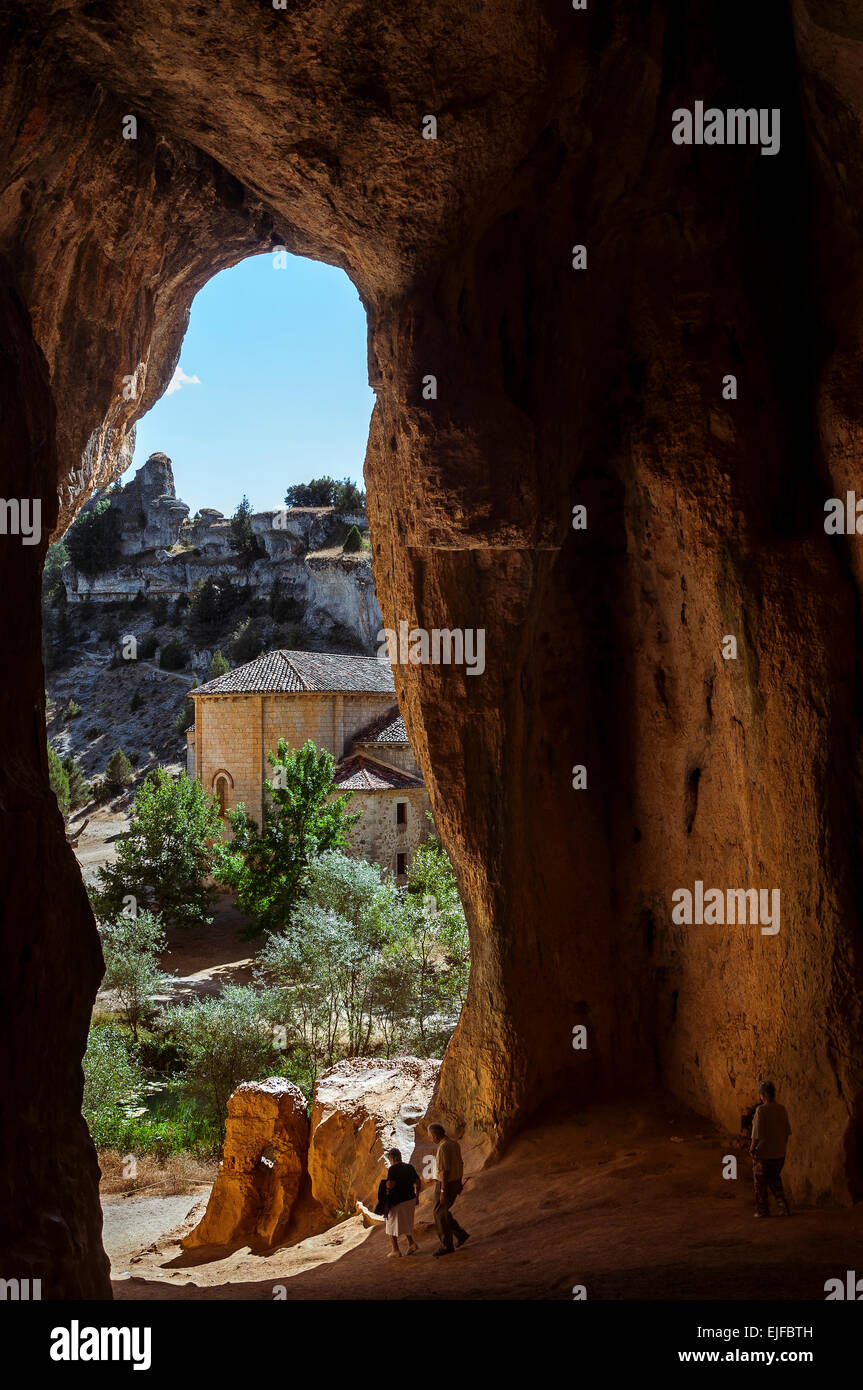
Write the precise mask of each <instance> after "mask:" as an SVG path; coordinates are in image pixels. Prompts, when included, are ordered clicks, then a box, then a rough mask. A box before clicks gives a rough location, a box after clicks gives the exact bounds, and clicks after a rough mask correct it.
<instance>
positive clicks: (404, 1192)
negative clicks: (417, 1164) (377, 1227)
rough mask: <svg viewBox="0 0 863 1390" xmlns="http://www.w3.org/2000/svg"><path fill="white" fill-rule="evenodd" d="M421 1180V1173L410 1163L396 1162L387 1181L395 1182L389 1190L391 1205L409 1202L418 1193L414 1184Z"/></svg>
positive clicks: (389, 1172)
mask: <svg viewBox="0 0 863 1390" xmlns="http://www.w3.org/2000/svg"><path fill="white" fill-rule="evenodd" d="M419 1180H420V1175H419V1173H418V1172H417V1170H416V1168H413V1167H412V1166H411V1164H410V1163H394V1164H393V1166H392V1168H390V1169H389V1170H388V1172H387V1182H394V1183H395V1187H391V1188H389V1189H388V1191H387V1202H388V1203H389V1205H390V1206H391V1207H397V1206H398V1204H399V1202H409V1201H410V1200H411V1198H412V1197H414V1196H415V1195H416V1193H415V1191H414V1186H415V1184H417V1183H418V1182H419Z"/></svg>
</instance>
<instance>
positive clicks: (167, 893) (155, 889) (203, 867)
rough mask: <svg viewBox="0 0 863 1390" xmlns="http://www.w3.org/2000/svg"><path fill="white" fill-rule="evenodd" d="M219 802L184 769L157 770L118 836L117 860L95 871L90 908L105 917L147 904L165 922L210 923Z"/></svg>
mask: <svg viewBox="0 0 863 1390" xmlns="http://www.w3.org/2000/svg"><path fill="white" fill-rule="evenodd" d="M220 833H221V818H220V815H219V807H218V803H217V802H216V801H215V799H214V798H213V797H211V796H208V795H207V793H206V792H205V791H204V789H203V787H202V786H201V784H200V782H197V781H194V780H193V781H190V780H189V778H188V777H187V776H186V774H185V773H181V775H180V776H179V777H177V778H176V779H175V778H173V777H172V776H171V775H170V773H169V772H166V771H165V769H164V768H156V769H154V771H153V772H151V773H150V774H149V775H148V776H147V777H146V778H145V779H144V782H143V783H142V784H141V786H140V787H139V788H138V792H137V794H136V796H135V800H134V803H133V805H132V814H131V822H130V825H129V829H128V830H127V831H126V833H125V834H123V835H121V836H120V837H119V839H118V840H117V859H116V862H115V863H113V864H108V865H106V866H105V867H104V868H101V869H100V870H99V874H98V879H99V881H98V884H97V886H96V888H95V890H94V892H93V895H92V896H93V906H94V911H95V912H96V913H97V915H98V916H99V917H100V918H102V919H109V918H112V917H114V916H116V915H117V914H118V913H120V912H121V911H122V910H123V908H124V907H126V906H127V902H128V898H129V896H130V895H131V896H132V897H134V898H135V900H136V905H137V906H148V907H150V908H152V909H153V910H154V911H156V912H158V913H159V914H160V915H161V916H162V917H163V918H164V919H165V920H166V921H167V922H175V923H177V925H179V926H195V925H198V924H203V923H208V922H210V921H212V916H211V915H210V904H211V901H212V896H213V894H212V891H211V890H210V889H208V888H205V887H204V882H203V880H204V879H205V878H206V877H207V875H208V874H209V872H210V866H211V861H212V849H211V847H210V845H211V841H213V840H214V839H216V838H217V837H219V836H220Z"/></svg>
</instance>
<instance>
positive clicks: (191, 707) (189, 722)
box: [174, 677, 198, 734]
mask: <svg viewBox="0 0 863 1390" xmlns="http://www.w3.org/2000/svg"><path fill="white" fill-rule="evenodd" d="M197 684H198V680H197V677H196V678H195V682H194V685H193V686H192V689H193V690H194V688H195V686H196V685H197ZM194 724H195V702H194V700H190V699H189V697H188V695H187V696H186V698H185V700H184V701H183V703H182V705H181V707H180V712H179V714H178V715H177V717H176V719H175V720H174V728H175V729H176V730H177V733H178V734H184V733H185V732H186V730H187V729H191V728H193V727H194Z"/></svg>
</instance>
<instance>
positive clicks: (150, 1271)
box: [103, 1098, 863, 1301]
mask: <svg viewBox="0 0 863 1390" xmlns="http://www.w3.org/2000/svg"><path fill="white" fill-rule="evenodd" d="M672 1135H673V1136H674V1137H675V1139H682V1140H683V1141H684V1142H682V1143H680V1142H673V1140H672ZM697 1135H701V1136H703V1137H701V1138H697V1137H696V1136H697ZM730 1151H731V1150H730V1147H729V1144H728V1140H727V1138H725V1137H724V1136H722V1135H720V1134H719V1133H713V1132H711V1130H710V1128H709V1126H707V1125H706V1123H705V1122H704V1121H703V1120H702V1121H699V1120H698V1119H697V1117H695V1116H690V1117H680V1115H679V1112H678V1114H675V1109H674V1105H673V1102H670V1101H668V1100H667V1099H666V1098H660V1099H659V1100H658V1101H657V1102H656V1106H655V1108H654V1109H653V1110H647V1109H646V1108H642V1109H641V1110H640V1111H638V1112H634V1111H632V1110H629V1109H627V1108H625V1107H623V1106H615V1107H611V1106H604V1107H595V1108H593V1109H591V1110H590V1111H588V1112H585V1113H584V1114H582V1115H580V1116H578V1117H576V1118H569V1119H566V1120H549V1121H547V1122H545V1123H542V1124H538V1125H536V1126H535V1127H533V1128H531V1129H530V1130H527V1131H525V1132H524V1133H523V1134H522V1135H521V1136H519V1138H518V1139H517V1140H516V1141H515V1142H514V1144H513V1145H512V1147H511V1148H510V1149H509V1151H508V1152H507V1153H506V1155H505V1156H504V1158H503V1160H502V1161H501V1162H500V1163H499V1164H498V1165H496V1166H495V1167H492V1168H489V1169H487V1170H486V1171H485V1172H483V1173H480V1174H478V1175H476V1176H474V1177H473V1178H471V1179H470V1181H469V1183H468V1185H467V1187H466V1190H465V1192H464V1194H463V1195H462V1197H461V1198H460V1199H459V1205H458V1217H459V1220H460V1222H461V1224H462V1225H463V1226H464V1227H465V1228H466V1229H467V1230H468V1231H469V1232H470V1234H471V1239H470V1241H469V1243H468V1244H467V1245H465V1246H464V1247H463V1248H462V1249H461V1250H459V1251H457V1252H456V1253H455V1254H454V1255H453V1256H451V1257H448V1258H446V1259H443V1260H433V1259H432V1258H431V1253H432V1251H433V1250H434V1249H435V1248H436V1245H437V1238H436V1236H435V1232H434V1228H433V1226H432V1225H431V1224H430V1223H431V1211H430V1201H429V1194H425V1195H424V1198H423V1202H422V1204H421V1206H420V1211H419V1216H418V1221H419V1225H418V1230H417V1238H418V1241H419V1245H420V1253H419V1254H418V1255H416V1256H413V1257H410V1258H406V1257H405V1258H402V1259H400V1260H388V1259H386V1258H385V1255H386V1252H387V1249H388V1247H389V1242H388V1241H387V1240H386V1238H385V1236H384V1233H383V1231H382V1229H381V1228H380V1227H372V1228H370V1229H364V1228H363V1223H362V1217H360V1216H353V1217H350V1218H349V1219H347V1220H345V1221H343V1222H342V1223H340V1224H339V1225H337V1226H333V1227H331V1228H330V1229H329V1230H327V1231H324V1232H322V1233H321V1234H319V1235H316V1236H311V1237H308V1238H306V1239H305V1240H303V1241H300V1242H299V1243H297V1244H295V1245H292V1246H286V1247H282V1248H280V1249H277V1250H275V1251H271V1252H267V1253H266V1254H259V1253H258V1254H256V1253H253V1252H252V1251H250V1250H249V1248H248V1247H243V1248H242V1249H239V1250H236V1251H234V1252H232V1253H226V1252H225V1251H215V1250H212V1249H211V1250H196V1251H194V1252H190V1253H189V1254H186V1253H185V1252H183V1251H182V1249H181V1248H180V1246H179V1243H178V1241H179V1236H180V1235H182V1234H183V1232H184V1231H185V1230H188V1229H190V1227H191V1226H192V1225H194V1224H196V1223H197V1221H198V1220H199V1219H200V1214H201V1212H202V1211H203V1206H202V1205H201V1203H203V1202H204V1201H205V1200H206V1191H207V1190H206V1188H201V1189H199V1190H198V1191H197V1192H195V1193H193V1194H191V1195H190V1196H188V1197H182V1198H176V1197H174V1198H168V1199H164V1198H161V1199H154V1198H148V1197H146V1196H143V1197H131V1198H129V1197H127V1198H123V1197H110V1198H106V1199H104V1200H103V1205H104V1209H105V1215H106V1222H105V1244H106V1249H107V1250H108V1253H109V1256H110V1258H111V1263H112V1270H113V1273H114V1296H115V1298H117V1299H190V1298H191V1299H251V1300H255V1299H268V1300H270V1299H272V1298H273V1297H274V1286H275V1285H277V1284H284V1286H285V1290H286V1297H287V1298H288V1299H354V1298H355V1299H379V1298H388V1299H391V1298H405V1299H425V1298H438V1299H439V1298H453V1299H505V1298H511V1299H571V1298H572V1288H573V1285H575V1284H584V1285H585V1286H586V1289H587V1297H588V1299H663V1298H668V1299H741V1300H748V1299H801V1300H817V1301H823V1299H824V1282H825V1280H826V1279H828V1278H833V1277H836V1276H839V1277H844V1274H845V1271H846V1269H854V1268H855V1267H856V1265H858V1264H859V1250H860V1242H861V1236H863V1206H858V1207H857V1208H854V1209H850V1210H849V1209H847V1208H846V1209H834V1210H817V1211H816V1210H802V1211H796V1212H794V1213H793V1214H792V1216H791V1218H790V1219H784V1218H782V1219H778V1218H777V1219H771V1220H769V1221H755V1220H754V1219H753V1203H752V1181H751V1170H750V1167H749V1164H748V1161H746V1160H745V1159H742V1160H741V1162H740V1164H739V1176H738V1178H737V1180H736V1181H727V1180H723V1179H722V1177H721V1160H722V1156H723V1154H725V1153H728V1152H730ZM168 1203H170V1204H171V1205H170V1206H169V1205H167V1204H168ZM184 1207H185V1213H184ZM136 1208H139V1210H136ZM184 1214H185V1217H186V1219H185V1220H184ZM147 1247H150V1248H149V1249H148V1248H147ZM855 1261H856V1264H855ZM120 1276H122V1277H120Z"/></svg>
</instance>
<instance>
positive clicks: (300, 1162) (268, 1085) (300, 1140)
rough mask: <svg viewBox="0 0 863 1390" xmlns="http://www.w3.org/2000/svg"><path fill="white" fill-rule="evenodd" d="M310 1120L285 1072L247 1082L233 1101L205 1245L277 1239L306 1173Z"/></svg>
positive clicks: (187, 1240) (190, 1242)
mask: <svg viewBox="0 0 863 1390" xmlns="http://www.w3.org/2000/svg"><path fill="white" fill-rule="evenodd" d="M308 1144H309V1121H308V1117H307V1115H306V1102H305V1098H304V1096H303V1093H302V1091H300V1089H299V1088H298V1087H297V1086H295V1085H294V1084H293V1082H291V1081H286V1080H285V1079H284V1078H283V1077H279V1076H271V1077H270V1078H269V1079H268V1080H266V1081H244V1082H243V1083H242V1084H241V1085H240V1086H238V1087H237V1089H236V1091H234V1093H233V1095H232V1096H231V1098H230V1100H229V1101H228V1121H227V1125H226V1127H225V1144H224V1150H223V1154H222V1161H221V1163H220V1164H219V1172H218V1175H217V1177H216V1181H215V1183H214V1185H213V1189H212V1191H211V1193H210V1198H209V1201H208V1202H207V1210H206V1212H205V1213H204V1216H203V1219H202V1220H201V1222H200V1224H199V1225H197V1226H196V1227H195V1229H194V1230H193V1231H190V1232H189V1234H188V1235H187V1236H184V1237H183V1241H182V1244H183V1246H184V1247H185V1248H186V1249H187V1250H192V1249H195V1247H197V1246H200V1245H237V1244H262V1245H273V1244H275V1243H276V1242H277V1241H278V1239H279V1237H280V1236H281V1235H282V1233H283V1232H284V1231H285V1230H286V1228H287V1226H288V1224H289V1222H290V1218H291V1212H292V1210H293V1208H294V1206H295V1204H296V1201H297V1198H298V1197H299V1195H300V1189H301V1186H302V1183H303V1178H304V1176H305V1173H306V1154H307V1151H308Z"/></svg>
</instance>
